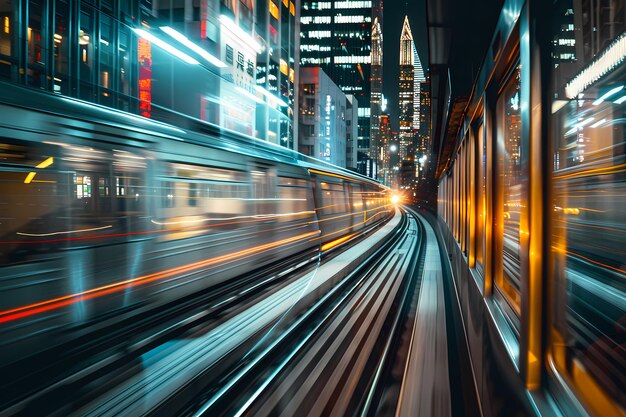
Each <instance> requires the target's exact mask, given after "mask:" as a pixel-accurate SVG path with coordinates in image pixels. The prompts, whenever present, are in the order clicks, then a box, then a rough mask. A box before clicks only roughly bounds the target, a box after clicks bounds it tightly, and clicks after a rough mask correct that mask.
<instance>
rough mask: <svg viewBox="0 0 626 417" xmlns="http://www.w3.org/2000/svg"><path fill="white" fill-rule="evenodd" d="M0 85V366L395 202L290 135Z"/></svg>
mask: <svg viewBox="0 0 626 417" xmlns="http://www.w3.org/2000/svg"><path fill="white" fill-rule="evenodd" d="M0 88H2V90H3V96H2V97H1V98H0V115H2V116H1V117H0V196H1V197H0V277H1V278H0V305H1V307H0V310H1V311H0V334H1V335H2V342H1V344H0V355H1V356H2V363H1V364H0V366H1V365H6V364H8V363H10V362H11V361H13V360H15V359H18V358H23V357H27V356H28V355H30V354H35V353H37V352H38V351H40V350H43V349H46V348H49V347H50V346H54V345H58V344H60V343H65V342H68V341H71V340H72V337H73V332H72V330H73V329H85V328H87V329H89V326H90V325H93V324H96V323H100V324H102V322H106V323H109V324H110V323H115V321H116V320H120V319H121V318H128V317H132V316H133V315H134V314H136V313H138V312H140V311H145V310H146V309H156V308H157V307H158V306H160V305H163V304H166V303H171V302H172V301H175V300H177V299H178V298H180V297H183V296H186V295H190V294H193V293H195V292H197V291H200V290H205V289H207V288H210V287H212V286H216V285H219V284H221V283H224V282H227V281H229V280H233V279H235V278H236V277H238V276H242V275H244V274H246V273H247V272H250V271H252V270H255V269H258V268H260V267H263V266H264V265H268V264H270V263H272V262H275V261H277V260H280V259H284V258H287V257H289V256H291V255H294V254H297V253H301V252H306V251H309V252H311V256H313V255H314V254H315V253H319V252H320V251H322V250H326V249H329V248H330V247H332V246H334V244H335V242H337V241H338V240H339V239H341V238H342V237H345V236H351V235H354V234H357V233H358V232H359V231H360V230H362V229H363V228H365V227H369V226H371V225H373V224H375V223H377V222H381V221H384V220H385V219H387V218H388V217H389V216H390V215H391V214H392V211H393V210H392V207H391V205H390V202H389V196H388V189H387V188H385V187H382V186H380V185H379V184H378V183H376V182H373V181H371V180H369V179H367V178H365V177H361V176H359V175H357V174H354V173H351V172H349V171H346V170H342V169H340V168H337V167H334V166H331V165H328V164H324V163H321V162H319V161H315V160H313V159H310V158H306V157H304V156H302V155H299V154H297V153H294V152H291V151H288V150H282V149H280V148H278V147H274V146H270V145H265V144H262V143H258V142H253V143H250V142H249V141H250V139H249V138H241V137H237V136H235V135H232V134H230V133H228V132H219V131H215V132H214V134H213V135H204V134H197V133H193V132H191V131H186V130H182V129H179V128H176V127H173V126H169V125H166V124H163V123H158V122H152V121H149V120H143V119H140V118H137V117H132V116H126V115H124V114H118V113H115V112H112V111H110V110H107V109H103V108H98V107H97V106H92V105H85V104H83V103H81V102H77V101H74V100H69V99H65V98H60V97H55V96H52V95H49V94H41V93H38V92H32V91H29V90H25V89H22V88H19V87H15V86H11V85H5V84H2V85H1V86H0ZM43 109H45V110H43ZM247 141H248V142H247ZM81 331H82V330H81Z"/></svg>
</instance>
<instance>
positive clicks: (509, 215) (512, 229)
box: [495, 65, 527, 332]
mask: <svg viewBox="0 0 626 417" xmlns="http://www.w3.org/2000/svg"><path fill="white" fill-rule="evenodd" d="M520 76H521V71H520V66H519V65H518V66H516V67H515V68H514V70H513V71H512V73H511V74H510V76H509V78H508V80H507V81H506V83H505V85H504V88H503V91H502V92H501V93H500V96H499V97H498V101H497V108H496V109H497V124H498V178H499V187H498V188H499V189H498V201H500V203H499V204H500V207H499V210H500V211H499V213H500V214H499V216H500V218H499V219H497V220H495V223H496V224H497V225H498V226H497V228H496V230H498V233H499V235H497V236H496V238H497V239H498V247H499V250H498V256H499V259H498V268H497V270H496V271H497V272H496V274H495V284H496V288H497V290H498V291H496V293H495V295H496V299H497V300H499V301H501V303H500V304H501V306H502V307H503V311H504V312H505V314H506V315H507V317H508V318H509V319H510V320H511V322H512V324H513V325H514V327H515V328H516V329H517V330H518V332H519V315H520V308H521V299H520V275H521V246H520V219H521V214H522V209H523V204H525V203H524V202H525V201H527V199H526V198H525V197H526V196H524V195H523V189H522V178H523V176H525V175H526V173H525V172H524V170H525V169H526V168H524V166H523V164H522V160H523V156H522V149H523V146H522V141H521V127H522V119H521V111H520V104H519V100H520Z"/></svg>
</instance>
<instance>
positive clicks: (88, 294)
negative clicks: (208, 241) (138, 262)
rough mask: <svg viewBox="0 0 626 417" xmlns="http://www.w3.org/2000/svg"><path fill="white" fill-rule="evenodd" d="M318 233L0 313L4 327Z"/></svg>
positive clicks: (294, 237) (305, 234) (310, 233)
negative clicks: (8, 323) (24, 319)
mask: <svg viewBox="0 0 626 417" xmlns="http://www.w3.org/2000/svg"><path fill="white" fill-rule="evenodd" d="M316 234H318V232H308V233H304V234H301V235H298V236H293V237H289V238H286V239H282V240H279V241H276V242H270V243H266V244H263V245H258V246H255V247H252V248H248V249H243V250H240V251H237V252H233V253H229V254H226V255H221V256H218V257H215V258H210V259H205V260H203V261H197V262H192V263H189V264H186V265H182V266H177V267H174V268H170V269H166V270H164V271H160V272H155V273H152V274H148V275H143V276H140V277H137V278H132V279H127V280H124V281H119V282H114V283H112V284H108V285H103V286H100V287H96V288H92V289H90V290H86V291H82V292H78V293H74V294H68V295H64V296H61V297H57V298H52V299H50V300H45V301H40V302H38V303H34V304H29V305H25V306H22V307H17V308H13V309H10V310H5V311H2V312H0V324H1V323H7V322H10V321H14V320H18V319H21V318H25V317H30V316H34V315H37V314H40V313H44V312H47V311H51V310H56V309H59V308H62V307H66V306H68V305H71V304H75V303H78V302H81V301H85V300H90V299H94V298H97V297H102V296H103V295H108V294H112V293H115V292H118V291H122V290H124V289H126V288H128V287H137V286H140V285H145V284H148V283H151V282H155V281H162V280H164V279H166V278H170V277H172V276H175V275H178V274H182V273H186V272H190V271H193V270H197V269H200V268H205V267H207V266H212V265H217V264H221V263H225V262H232V261H234V260H237V259H239V258H242V257H245V256H250V255H253V254H257V253H260V252H264V251H267V250H269V249H273V248H276V247H280V246H283V245H286V244H290V243H294V242H296V241H298V240H303V239H306V238H308V237H310V236H313V235H316Z"/></svg>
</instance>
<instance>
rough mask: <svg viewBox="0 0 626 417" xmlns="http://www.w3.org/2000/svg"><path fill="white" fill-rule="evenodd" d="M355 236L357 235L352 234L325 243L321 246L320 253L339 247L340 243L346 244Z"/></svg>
mask: <svg viewBox="0 0 626 417" xmlns="http://www.w3.org/2000/svg"><path fill="white" fill-rule="evenodd" d="M356 235H358V233H352V234H350V235H346V236H343V237H340V238H339V239H335V240H333V241H330V242H328V243H325V244H323V245H322V252H324V251H327V250H328V249H332V248H334V247H335V246H338V245H341V244H342V243H344V242H346V241H347V240H350V239H352V238H353V237H354V236H356Z"/></svg>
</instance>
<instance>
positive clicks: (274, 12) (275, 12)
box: [270, 1, 280, 20]
mask: <svg viewBox="0 0 626 417" xmlns="http://www.w3.org/2000/svg"><path fill="white" fill-rule="evenodd" d="M270 14H271V15H272V17H274V19H276V20H278V17H279V16H280V11H279V10H278V6H276V5H275V4H274V2H273V1H270Z"/></svg>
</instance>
